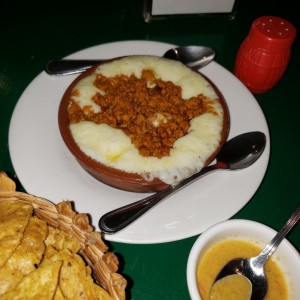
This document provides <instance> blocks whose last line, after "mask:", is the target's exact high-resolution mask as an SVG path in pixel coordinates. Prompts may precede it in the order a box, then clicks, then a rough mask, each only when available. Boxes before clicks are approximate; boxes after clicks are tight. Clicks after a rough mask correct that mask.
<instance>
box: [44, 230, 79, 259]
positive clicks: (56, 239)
mask: <svg viewBox="0 0 300 300" xmlns="http://www.w3.org/2000/svg"><path fill="white" fill-rule="evenodd" d="M45 244H46V246H48V245H52V246H53V247H54V248H55V249H57V250H58V251H60V250H62V249H70V250H71V251H72V252H73V253H77V252H78V251H79V250H80V244H79V242H78V241H76V240H75V239H74V237H73V236H72V235H70V234H69V233H66V232H64V231H61V230H59V229H56V228H53V227H49V234H48V237H47V239H46V241H45Z"/></svg>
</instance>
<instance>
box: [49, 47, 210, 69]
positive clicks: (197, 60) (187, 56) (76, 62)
mask: <svg viewBox="0 0 300 300" xmlns="http://www.w3.org/2000/svg"><path fill="white" fill-rule="evenodd" d="M163 57H165V58H168V59H173V60H179V61H181V62H182V63H184V64H185V65H187V66H188V67H190V68H193V69H200V68H202V67H204V66H206V65H207V64H209V63H210V62H211V61H212V60H213V59H214V57H215V51H214V50H213V49H211V48H209V47H205V46H182V47H176V48H172V49H169V50H168V51H167V52H166V53H165V54H164V55H163ZM106 60H107V59H106ZM103 61H105V59H88V60H86V59H82V60H81V59H61V60H52V61H49V62H48V63H47V64H46V66H45V71H46V73H48V74H49V75H72V74H77V73H82V72H83V71H85V70H87V69H89V68H91V67H92V66H94V65H96V64H98V63H101V62H103Z"/></svg>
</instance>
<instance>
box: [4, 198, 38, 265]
mask: <svg viewBox="0 0 300 300" xmlns="http://www.w3.org/2000/svg"><path fill="white" fill-rule="evenodd" d="M32 210H33V208H32V206H31V205H30V204H27V203H24V202H21V201H14V200H4V201H0V249H1V256H0V268H1V267H2V266H3V265H4V264H5V263H6V262H7V260H8V259H9V258H10V256H11V255H12V253H13V252H14V251H15V250H16V248H17V246H18V245H19V244H20V242H21V239H22V237H23V234H24V231H25V229H26V226H27V224H28V222H29V219H30V216H31V215H32Z"/></svg>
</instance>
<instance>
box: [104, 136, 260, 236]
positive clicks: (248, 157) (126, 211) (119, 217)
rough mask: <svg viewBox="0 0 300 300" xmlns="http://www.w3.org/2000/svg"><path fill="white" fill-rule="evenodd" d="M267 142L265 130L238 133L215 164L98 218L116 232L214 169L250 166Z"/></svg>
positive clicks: (106, 231)
mask: <svg viewBox="0 0 300 300" xmlns="http://www.w3.org/2000/svg"><path fill="white" fill-rule="evenodd" d="M265 145H266V136H265V134H264V133H262V132H259V131H253V132H247V133H244V134H241V135H238V136H236V137H234V138H232V139H231V140H229V141H227V142H226V143H225V144H224V145H223V147H222V149H221V151H220V152H219V154H218V155H217V157H216V163H215V164H213V165H209V166H207V167H204V168H203V169H202V170H201V171H200V172H198V173H196V174H194V175H193V176H191V177H189V178H186V179H184V180H182V181H181V182H179V183H178V184H177V185H174V186H169V187H168V188H166V189H164V190H162V191H160V192H157V193H156V194H153V195H151V196H149V197H146V198H144V199H142V200H139V201H136V202H133V203H130V204H128V205H125V206H122V207H120V208H117V209H115V210H112V211H110V212H108V213H106V214H104V215H103V216H102V217H101V218H100V220H99V228H100V229H101V231H102V232H104V233H108V234H113V233H116V232H118V231H119V230H121V229H123V228H125V227H126V226H127V225H129V224H131V223H132V222H133V221H135V220H136V219H138V218H139V217H140V216H142V215H143V214H144V213H145V212H147V211H148V210H149V209H150V208H152V207H153V206H155V205H156V204H158V203H159V202H160V201H162V200H164V199H166V198H167V197H169V196H170V195H172V194H174V193H175V192H177V191H179V190H181V189H182V188H183V187H185V186H187V185H188V184H190V183H192V182H194V181H195V180H197V179H199V178H201V177H203V176H204V175H207V174H208V173H210V172H212V171H216V170H239V169H244V168H247V167H249V166H250V165H252V164H253V163H254V162H255V161H256V160H257V159H258V158H259V157H260V156H261V154H262V153H263V151H264V149H265Z"/></svg>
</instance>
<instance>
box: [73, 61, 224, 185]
mask: <svg viewBox="0 0 300 300" xmlns="http://www.w3.org/2000/svg"><path fill="white" fill-rule="evenodd" d="M143 69H151V70H153V71H154V72H155V74H156V76H157V77H159V78H161V79H162V80H164V81H172V82H173V83H174V84H176V85H180V86H181V87H182V89H183V97H184V99H187V98H190V97H191V96H196V95H198V94H201V93H202V94H204V95H205V96H207V97H209V98H211V99H215V98H217V95H216V93H215V91H214V89H213V88H212V87H211V86H210V85H209V83H208V82H207V81H206V80H205V79H204V78H203V77H202V76H201V75H200V74H197V73H195V72H193V71H191V70H190V69H189V68H187V67H186V66H184V65H183V64H181V63H179V62H175V61H169V60H165V59H163V58H159V57H152V56H132V57H127V58H123V59H121V60H116V61H113V62H111V63H109V64H103V65H101V66H100V67H98V69H97V70H96V73H102V74H103V75H104V76H106V77H112V76H116V75H120V74H125V75H131V74H132V73H134V74H135V76H137V77H140V75H141V72H142V70H143ZM94 79H95V75H91V76H89V77H87V78H85V79H84V80H82V81H80V82H79V83H78V84H77V86H76V87H75V89H78V90H79V91H80V95H81V96H79V97H76V98H74V99H75V100H76V102H77V103H78V104H79V105H80V106H81V107H83V106H85V105H91V106H92V107H93V109H94V110H95V111H99V110H101V108H100V107H98V106H97V105H95V104H93V103H91V102H92V101H91V100H90V98H91V97H92V96H93V95H94V94H95V93H96V92H97V91H98V92H100V91H99V90H98V89H97V88H96V87H95V86H93V84H92V83H93V81H94ZM214 107H215V110H216V111H217V112H218V114H212V113H206V114H203V115H201V116H198V117H196V118H194V119H193V120H192V121H191V127H190V131H189V133H188V134H187V135H185V136H183V137H181V138H179V139H178V140H177V141H176V142H175V143H174V146H173V148H172V149H171V152H170V155H169V156H165V157H162V158H157V157H153V156H151V157H144V156H141V155H140V154H139V152H138V149H137V148H136V147H135V146H134V145H133V144H132V143H131V140H130V138H129V137H128V136H127V135H126V134H125V133H124V132H123V131H122V130H120V129H114V128H112V127H110V126H108V125H105V124H100V125H97V124H95V123H93V122H90V121H84V122H80V123H77V124H72V125H70V129H71V132H72V135H73V137H74V140H75V141H76V143H77V144H78V145H79V147H80V149H81V150H82V151H83V152H85V153H86V154H87V155H88V156H90V157H92V158H93V159H95V160H96V161H99V162H101V163H103V164H105V165H107V166H110V167H113V168H116V169H120V170H123V171H125V172H128V173H138V174H141V175H142V176H144V178H146V179H147V180H152V179H153V178H155V177H157V178H160V179H161V180H162V181H164V182H165V183H167V184H175V183H176V182H177V181H180V180H182V179H184V178H187V177H189V176H191V175H192V174H194V173H196V172H198V171H200V170H201V169H202V168H203V166H204V163H205V162H206V160H207V159H208V158H209V157H210V156H211V154H212V153H213V152H214V151H215V149H216V147H217V146H218V145H219V142H220V139H221V131H222V126H223V109H222V106H221V105H220V104H219V103H218V102H216V103H215V104H214ZM158 119H159V116H158Z"/></svg>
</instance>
